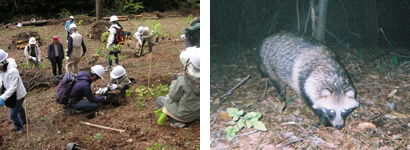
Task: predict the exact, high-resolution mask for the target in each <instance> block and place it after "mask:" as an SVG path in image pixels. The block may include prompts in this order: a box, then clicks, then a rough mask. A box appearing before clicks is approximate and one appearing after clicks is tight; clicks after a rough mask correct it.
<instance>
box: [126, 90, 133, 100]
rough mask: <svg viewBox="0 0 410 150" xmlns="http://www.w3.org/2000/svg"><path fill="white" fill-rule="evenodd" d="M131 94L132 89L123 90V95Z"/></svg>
mask: <svg viewBox="0 0 410 150" xmlns="http://www.w3.org/2000/svg"><path fill="white" fill-rule="evenodd" d="M131 94H132V89H128V90H125V97H127V98H128V97H130V96H131Z"/></svg>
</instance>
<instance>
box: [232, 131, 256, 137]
mask: <svg viewBox="0 0 410 150" xmlns="http://www.w3.org/2000/svg"><path fill="white" fill-rule="evenodd" d="M256 132H258V130H254V131H251V132H248V133H244V134H239V135H235V137H241V136H246V135H249V134H254V133H256Z"/></svg>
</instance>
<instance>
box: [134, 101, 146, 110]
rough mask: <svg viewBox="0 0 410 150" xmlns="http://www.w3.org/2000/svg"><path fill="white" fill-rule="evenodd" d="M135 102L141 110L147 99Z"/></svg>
mask: <svg viewBox="0 0 410 150" xmlns="http://www.w3.org/2000/svg"><path fill="white" fill-rule="evenodd" d="M135 104H136V105H137V110H141V109H142V108H144V106H145V101H144V100H142V99H139V100H138V101H137V102H135Z"/></svg>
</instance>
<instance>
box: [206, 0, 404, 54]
mask: <svg viewBox="0 0 410 150" xmlns="http://www.w3.org/2000/svg"><path fill="white" fill-rule="evenodd" d="M309 2H310V1H309V0H299V3H298V4H299V14H300V27H301V31H300V32H301V33H304V34H305V35H306V36H310V35H311V20H309V22H308V24H307V28H306V29H307V30H306V32H305V31H304V30H305V23H306V19H307V15H308V11H309V6H310V4H309ZM315 3H316V4H317V1H315ZM326 21H327V22H326V30H327V32H326V35H325V41H324V43H325V44H326V45H328V46H329V47H345V48H357V47H360V48H372V47H385V48H393V47H394V48H405V49H407V50H408V47H409V46H410V41H409V37H410V2H409V1H408V0H396V1H381V0H360V1H356V0H329V2H328V9H327V18H326ZM282 30H285V31H291V32H298V31H297V30H298V25H297V13H296V0H275V1H274V0H258V1H253V0H224V1H219V0H212V1H211V62H212V60H213V59H218V58H219V57H218V56H221V55H220V54H225V53H227V52H231V51H232V52H233V51H244V50H249V48H255V47H258V45H259V44H260V43H261V41H262V40H263V39H264V38H266V37H267V36H269V35H271V34H273V33H276V32H279V31H282ZM382 31H383V32H384V35H385V36H386V38H387V40H386V38H385V37H384V35H383V32H382ZM329 33H331V34H333V35H331V34H329ZM388 41H390V43H391V44H389V42H388ZM214 47H219V48H215V49H213V48H214ZM220 47H223V48H220Z"/></svg>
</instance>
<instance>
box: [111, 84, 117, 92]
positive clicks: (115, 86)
mask: <svg viewBox="0 0 410 150" xmlns="http://www.w3.org/2000/svg"><path fill="white" fill-rule="evenodd" d="M117 87H118V85H117V84H112V85H111V86H110V90H111V91H112V90H115V89H117Z"/></svg>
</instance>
